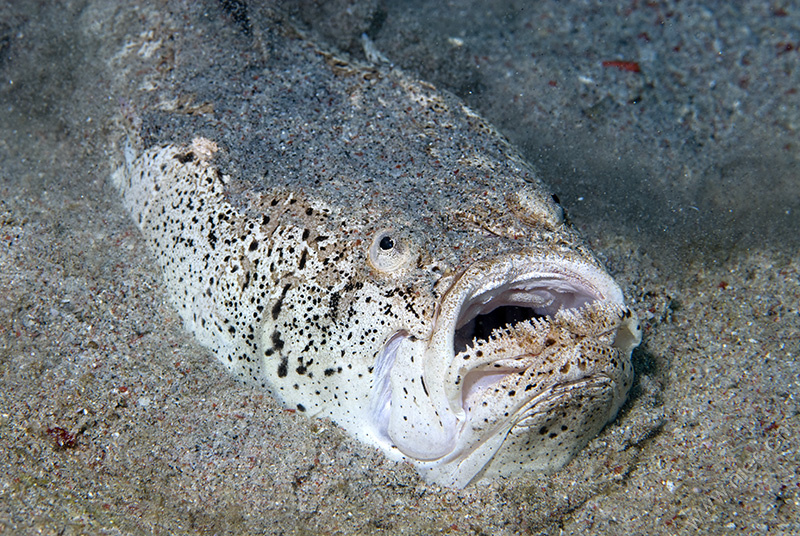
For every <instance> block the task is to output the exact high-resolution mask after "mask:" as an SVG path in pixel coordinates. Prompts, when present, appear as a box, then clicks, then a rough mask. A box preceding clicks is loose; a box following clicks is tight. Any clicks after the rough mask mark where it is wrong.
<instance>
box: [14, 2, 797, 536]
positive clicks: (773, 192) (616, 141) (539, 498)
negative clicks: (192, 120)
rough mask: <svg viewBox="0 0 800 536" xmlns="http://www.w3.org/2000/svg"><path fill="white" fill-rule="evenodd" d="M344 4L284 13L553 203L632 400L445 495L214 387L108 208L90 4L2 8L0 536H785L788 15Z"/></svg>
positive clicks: (792, 16)
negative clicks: (379, 56) (384, 73)
mask: <svg viewBox="0 0 800 536" xmlns="http://www.w3.org/2000/svg"><path fill="white" fill-rule="evenodd" d="M223 3H225V2H223ZM223 3H215V2H208V6H209V7H208V10H209V13H210V15H209V16H219V17H230V18H232V21H231V24H236V17H234V16H232V15H231V14H230V11H229V12H228V13H225V12H224V9H222V8H221V7H220V5H221V4H223ZM225 4H230V2H227V3H225ZM345 4H347V3H344V2H332V3H328V4H326V5H325V6H323V7H320V6H319V5H318V4H316V3H313V2H307V3H298V4H297V5H293V4H291V3H286V5H285V6H283V7H284V8H285V9H286V11H288V12H289V13H290V15H291V16H292V17H295V19H296V23H297V24H298V25H301V26H304V27H305V28H306V29H307V31H308V32H309V33H310V34H312V35H314V36H316V38H317V39H320V40H323V41H326V42H328V43H330V44H331V46H336V47H339V48H340V49H342V50H344V51H346V52H349V53H352V54H353V55H355V56H357V55H358V54H360V48H359V47H360V46H361V45H360V41H359V39H358V37H359V36H360V34H361V32H369V34H370V36H371V37H372V40H373V42H374V43H375V46H376V47H377V48H378V49H379V50H382V51H384V53H385V54H386V55H387V56H388V57H389V59H391V60H392V61H395V62H397V64H399V65H401V66H402V67H403V68H404V69H406V70H407V71H409V72H413V73H414V74H416V75H417V76H419V77H421V78H423V79H426V80H430V81H432V82H434V83H435V84H437V85H438V86H439V87H442V88H444V89H447V90H449V91H452V92H454V93H456V94H457V95H459V96H460V97H462V98H463V99H465V100H466V101H467V102H468V103H469V104H470V105H471V106H472V107H473V108H475V109H477V110H478V111H479V112H480V113H481V114H483V115H484V116H485V117H487V118H488V119H489V120H490V121H491V122H492V123H494V124H495V125H496V126H497V127H498V129H499V130H500V131H501V132H502V133H503V134H504V135H506V136H507V137H508V138H509V139H510V140H511V141H512V142H513V143H514V144H516V145H517V146H518V147H520V148H521V150H522V151H523V152H524V154H525V155H526V157H527V158H528V159H529V160H530V161H531V162H533V163H534V164H535V165H537V166H538V168H539V171H540V173H541V175H542V177H543V179H544V180H545V182H547V183H548V184H550V185H551V186H552V187H553V188H554V189H555V190H556V191H558V192H559V194H560V195H561V198H562V201H563V203H564V205H565V206H567V208H568V210H569V213H570V216H571V218H572V220H573V222H574V223H575V224H576V225H578V227H579V228H581V229H582V230H583V232H584V234H585V236H586V238H587V240H588V241H589V242H590V244H591V246H592V248H593V249H594V251H595V252H597V253H598V255H599V256H601V258H602V259H603V260H604V262H605V263H606V265H607V266H608V268H609V270H610V271H611V272H612V274H614V276H615V277H616V278H617V280H618V281H619V282H620V284H621V285H622V286H623V288H624V290H625V292H626V295H627V296H628V297H629V300H630V303H631V304H632V305H633V307H634V308H635V309H636V310H637V311H638V313H639V314H640V317H641V318H642V319H643V325H644V340H643V343H642V345H641V347H640V348H639V349H638V350H637V351H636V352H635V353H634V356H633V358H634V366H635V368H636V373H637V380H636V383H635V385H634V388H633V391H632V393H631V396H630V399H629V402H628V403H627V404H626V405H625V407H624V408H623V410H622V411H621V413H620V415H619V417H618V418H617V420H616V421H614V422H613V423H612V424H610V425H609V426H607V427H606V429H605V430H604V431H603V432H602V433H601V434H600V436H599V437H598V438H596V439H595V440H593V441H592V442H591V443H590V444H589V445H588V447H587V448H586V449H584V450H583V451H582V452H581V453H580V454H579V455H578V456H577V457H576V458H575V459H574V460H573V461H572V462H570V463H569V464H568V466H567V467H565V468H564V469H563V470H562V471H560V472H558V473H556V474H554V475H549V476H542V475H535V474H525V475H519V476H518V477H516V478H514V479H510V480H501V481H496V482H493V483H490V484H487V485H480V486H473V487H470V488H468V489H466V490H463V491H458V490H449V489H442V488H439V487H436V486H430V485H427V484H425V483H424V482H422V481H421V480H420V479H419V478H418V476H417V475H416V472H415V471H414V470H413V468H412V467H411V466H408V465H404V464H395V463H393V462H389V461H387V460H385V459H384V458H383V456H382V455H381V454H379V453H378V452H376V451H374V450H372V449H370V448H367V447H364V446H363V445H361V444H359V443H358V442H356V441H354V440H352V439H350V438H349V437H347V436H346V435H345V434H344V433H343V432H341V431H340V430H339V429H338V428H337V427H336V426H335V425H333V424H332V423H330V422H328V421H324V420H309V419H306V418H304V417H301V416H299V415H297V414H295V413H293V412H290V411H286V410H284V409H282V408H281V407H280V406H279V405H278V404H277V403H276V402H275V401H274V400H272V399H271V398H270V397H269V396H266V395H265V394H263V393H261V392H259V391H257V390H252V389H249V388H247V387H243V386H242V385H240V384H237V383H236V382H234V381H233V380H232V379H231V378H230V377H229V376H228V375H227V374H226V373H225V371H224V369H223V367H222V366H220V365H218V364H217V363H216V362H215V361H214V360H213V359H212V358H211V357H210V355H209V354H208V352H207V351H205V350H204V349H202V348H201V347H200V346H199V345H197V344H196V343H195V342H194V341H193V340H192V338H191V337H190V336H189V335H188V334H186V333H185V332H184V331H183V329H182V327H181V323H180V319H179V318H178V316H177V315H176V314H175V312H174V311H173V310H172V308H171V307H170V305H169V303H168V300H167V299H166V296H165V294H164V289H163V286H162V283H161V276H160V275H159V273H158V271H157V268H156V266H155V264H154V262H153V259H152V257H151V256H150V254H149V252H148V251H147V249H146V247H145V245H144V242H143V240H142V239H141V237H140V236H139V234H138V232H137V231H136V229H135V227H134V226H133V224H132V223H131V222H130V221H129V218H128V216H127V214H125V212H124V210H123V208H122V206H121V204H120V202H119V200H118V199H117V198H116V195H115V193H114V192H113V190H112V189H111V188H110V187H109V186H108V184H107V178H108V176H109V174H110V172H111V167H110V166H111V161H112V158H113V157H114V155H112V154H110V151H111V147H110V145H109V142H108V140H109V139H111V137H112V136H113V129H114V125H113V122H112V121H110V120H109V118H110V117H111V116H113V114H114V113H117V112H118V110H117V108H118V107H119V103H118V102H115V101H114V99H113V98H110V97H109V94H108V91H107V88H108V87H109V85H110V82H109V79H108V74H107V73H106V71H105V69H106V68H107V65H106V64H103V65H100V64H99V63H98V61H97V57H98V56H97V55H96V54H98V51H99V50H100V51H102V50H106V49H108V48H113V47H114V46H117V47H118V46H120V45H121V43H119V42H116V41H115V39H118V36H116V35H115V34H108V33H104V30H105V29H106V28H107V26H104V23H103V21H104V20H108V18H110V17H112V16H113V11H114V7H113V5H111V3H103V2H65V3H63V4H55V3H54V4H53V5H52V6H40V7H36V6H31V5H30V4H29V3H27V2H21V1H20V2H13V3H12V4H11V5H8V6H5V7H2V8H0V73H2V79H0V83H1V84H2V85H1V86H0V106H1V107H0V377H1V378H2V380H1V381H2V384H1V386H2V388H0V533H3V534H33V533H38V534H114V533H119V534H131V533H133V534H135V533H165V534H166V533H169V534H183V533H191V534H195V533H197V534H225V533H237V534H287V535H288V534H438V533H446V534H462V533H463V534H487V535H488V534H509V535H510V534H684V533H705V534H723V533H725V534H727V533H730V534H734V533H749V534H794V533H798V532H800V454H799V453H798V444H800V441H799V439H800V434H799V433H798V432H799V430H800V411H798V397H800V366H798V356H799V355H800V312H799V311H798V307H800V275H799V272H800V253H798V243H800V240H798V235H800V233H798V229H800V221H798V220H799V219H800V218H798V214H800V206H799V205H800V174H799V173H798V171H799V170H800V168H799V167H798V147H800V145H798V141H799V140H798V133H797V129H798V126H799V125H800V106H798V104H799V101H800V95H798V91H797V88H798V82H800V76H798V70H797V66H798V61H800V52H799V51H798V48H800V42H799V40H800V7H797V6H796V5H794V4H786V5H785V6H782V5H779V4H774V5H773V4H770V5H762V3H761V2H751V3H737V6H736V7H732V6H729V5H727V4H725V3H712V4H701V3H697V2H680V3H677V2H676V3H673V2H663V3H655V2H653V3H646V4H642V3H638V2H631V3H626V4H624V5H622V4H619V5H615V6H608V5H606V6H601V5H600V3H597V4H592V3H580V4H577V3H559V2H539V3H536V4H535V6H533V7H531V6H529V5H528V4H530V3H529V2H503V3H497V2H491V3H490V2H483V3H482V2H465V3H461V4H459V6H458V7H457V8H456V7H441V6H439V5H437V3H433V2H430V3H424V2H408V3H404V4H403V5H402V6H394V5H392V6H387V5H380V4H378V3H377V2H361V3H351V4H350V5H349V9H347V6H346V5H345ZM176 6H178V7H179V6H180V3H177V2H175V3H170V7H171V8H174V9H176ZM781 6H782V7H781ZM141 9H142V11H143V12H144V11H146V10H147V9H160V7H159V6H158V5H153V4H147V3H142V5H141ZM104 17H105V18H104ZM190 23H191V21H187V24H190Z"/></svg>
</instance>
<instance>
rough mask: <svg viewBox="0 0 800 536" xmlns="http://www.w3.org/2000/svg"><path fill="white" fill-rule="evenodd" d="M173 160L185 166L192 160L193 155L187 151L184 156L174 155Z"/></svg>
mask: <svg viewBox="0 0 800 536" xmlns="http://www.w3.org/2000/svg"><path fill="white" fill-rule="evenodd" d="M175 160H177V161H178V162H180V163H181V164H185V163H187V162H191V161H192V160H194V153H193V152H192V151H189V152H188V153H186V154H180V153H179V154H176V155H175Z"/></svg>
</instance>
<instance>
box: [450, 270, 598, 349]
mask: <svg viewBox="0 0 800 536" xmlns="http://www.w3.org/2000/svg"><path fill="white" fill-rule="evenodd" d="M602 299H603V297H602V296H599V295H598V294H597V293H596V292H595V291H594V290H592V289H589V288H588V287H585V286H583V285H578V284H575V283H571V282H568V281H566V280H564V279H550V278H548V279H540V280H531V281H527V282H525V281H523V282H521V283H520V282H515V283H513V284H509V285H502V286H499V287H496V288H493V289H490V290H485V289H483V290H482V291H480V292H476V293H473V295H472V296H471V297H469V298H467V299H466V300H465V301H464V303H463V304H462V307H461V314H460V315H459V317H458V321H457V322H456V329H455V333H454V336H453V355H454V356H455V355H458V354H460V353H462V352H464V351H465V350H466V349H467V348H469V347H471V346H475V345H476V344H478V343H480V342H481V341H486V340H488V339H489V338H490V337H491V336H492V334H497V333H499V332H500V331H502V330H503V329H505V328H507V327H510V326H514V325H519V324H521V323H524V322H533V323H536V322H540V321H548V322H549V321H550V320H551V319H552V317H553V316H555V314H556V313H557V312H558V311H561V310H570V311H574V312H576V313H578V312H579V311H580V310H581V309H582V308H583V307H584V306H585V305H586V304H589V303H592V302H595V301H602Z"/></svg>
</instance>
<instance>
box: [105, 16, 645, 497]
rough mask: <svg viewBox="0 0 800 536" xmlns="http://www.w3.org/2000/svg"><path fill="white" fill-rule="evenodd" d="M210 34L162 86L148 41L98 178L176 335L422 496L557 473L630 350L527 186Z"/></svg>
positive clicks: (328, 64) (624, 372) (327, 78)
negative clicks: (427, 487) (133, 227)
mask: <svg viewBox="0 0 800 536" xmlns="http://www.w3.org/2000/svg"><path fill="white" fill-rule="evenodd" d="M267 29H268V30H269V28H267ZM211 33H213V32H211V31H210V30H209V29H205V30H203V31H200V30H196V33H195V34H192V33H190V32H188V31H187V32H184V33H183V34H181V33H180V32H177V31H175V29H173V31H172V34H171V35H173V36H175V35H177V36H178V38H177V39H173V43H177V44H173V45H170V46H172V47H174V48H172V49H171V50H169V51H168V54H166V53H165V54H164V56H166V57H168V58H172V60H171V61H173V62H174V63H175V65H179V64H180V63H181V62H180V60H181V59H183V60H184V63H183V64H184V65H186V64H191V65H192V68H186V70H185V72H182V71H179V70H177V69H173V70H171V71H170V70H167V72H168V74H165V69H164V68H163V64H162V63H159V60H158V54H153V53H152V50H153V48H155V49H156V50H157V49H158V48H159V47H164V46H166V45H161V44H158V43H163V42H166V41H160V40H159V39H158V36H157V35H152V34H149V35H147V36H146V37H143V39H147V40H148V43H149V44H150V47H149V48H146V47H145V46H144V43H142V44H140V45H141V46H139V48H138V50H145V49H146V50H148V51H149V55H148V57H142V55H141V54H140V55H139V57H137V58H135V59H134V60H131V63H132V64H135V65H136V69H131V70H130V72H136V73H137V76H141V73H142V72H144V73H145V75H144V76H145V77H146V78H147V83H142V84H140V85H138V86H136V87H135V89H127V90H125V93H124V97H123V99H124V100H125V102H127V103H128V104H127V107H128V110H127V112H126V113H127V115H128V117H127V119H126V122H127V134H126V141H124V142H121V145H124V147H125V149H124V161H123V162H122V163H121V165H120V166H119V168H118V169H117V171H116V172H115V174H114V176H113V178H112V182H113V184H114V185H115V187H116V188H117V189H118V190H119V192H120V194H121V196H122V200H123V204H124V205H125V207H126V208H127V209H128V211H129V212H130V213H131V215H132V217H133V219H134V221H135V222H136V224H137V225H138V226H139V228H140V229H141V231H142V234H143V235H144V237H145V239H146V240H147V242H148V245H149V247H150V249H151V251H152V252H153V254H154V256H155V258H156V260H157V261H158V264H159V266H160V267H161V269H162V271H163V273H164V279H165V283H166V288H167V290H168V294H169V296H170V299H171V301H172V302H173V304H174V305H175V307H176V309H177V311H178V312H179V314H180V315H181V317H182V319H183V321H184V325H185V326H186V328H187V329H188V330H189V331H191V332H192V333H193V334H194V335H195V337H196V338H197V340H198V341H199V342H200V343H201V344H202V345H203V346H205V347H207V348H208V349H209V350H210V351H211V352H212V353H213V354H214V355H215V356H216V357H217V358H218V359H219V360H220V362H222V363H223V364H224V365H225V366H226V367H227V368H228V369H229V370H230V371H231V373H232V374H233V375H234V376H236V377H237V378H238V379H240V380H241V381H243V382H245V383H248V384H253V385H257V386H260V387H261V388H263V389H265V390H267V391H269V392H270V393H272V394H273V395H274V396H276V397H277V398H279V399H280V400H281V401H282V402H283V403H284V404H285V405H286V406H287V407H290V408H295V409H297V410H298V411H299V412H303V413H305V414H308V415H312V416H320V417H329V418H331V419H332V420H333V421H335V422H336V423H337V424H338V425H340V426H341V427H342V428H344V429H345V430H347V431H348V432H350V433H351V434H353V435H354V436H355V437H357V438H359V439H361V440H362V441H365V442H367V443H369V444H372V445H375V446H377V447H378V448H380V449H382V450H383V451H384V452H386V453H387V455H389V456H390V457H392V458H394V459H398V460H400V459H405V460H408V461H410V462H412V463H414V464H415V465H416V466H417V468H418V470H419V471H420V473H421V474H422V475H423V476H424V477H425V478H426V479H427V480H428V481H431V482H435V483H438V484H442V485H446V486H454V487H463V486H465V485H467V484H468V483H470V482H472V481H475V480H478V479H480V478H484V477H486V478H489V477H493V476H497V475H510V474H513V473H515V472H518V471H525V470H545V471H549V470H554V469H557V468H558V467H560V466H562V465H563V464H564V463H566V462H567V461H568V460H569V459H570V458H571V457H572V456H573V455H574V453H575V452H577V451H578V450H579V449H580V448H582V447H583V446H584V445H585V444H586V443H587V442H588V441H589V439H591V438H592V437H593V436H594V435H596V434H597V432H598V431H599V430H600V429H601V428H602V427H603V426H604V425H605V424H606V423H607V422H609V420H611V419H613V418H614V416H615V415H616V413H617V411H618V409H619V407H620V406H621V405H622V403H623V402H624V400H625V398H626V396H627V392H628V390H629V388H630V385H631V383H632V377H633V370H632V366H631V362H630V353H631V351H632V349H633V348H634V347H635V346H636V345H637V344H638V343H639V340H640V331H639V327H638V323H637V319H636V315H635V313H633V311H632V310H631V309H630V308H628V307H627V306H625V304H624V300H623V296H622V292H621V290H620V288H619V286H618V285H617V284H616V283H615V282H614V281H613V279H612V278H611V277H610V276H609V275H608V274H607V273H606V271H605V270H604V269H603V268H602V266H601V265H600V263H599V262H598V261H597V260H596V259H595V257H594V256H593V255H592V254H591V253H590V252H589V251H588V250H587V249H586V248H585V246H584V245H583V243H582V242H581V239H580V238H579V237H578V235H577V234H576V232H575V231H574V230H573V229H572V228H571V227H570V226H569V225H568V224H567V223H566V222H565V221H564V214H563V210H562V208H561V207H560V206H559V204H558V203H557V201H556V200H555V198H554V197H553V196H552V195H551V194H550V193H549V191H548V190H547V188H546V187H545V186H544V185H543V184H542V182H541V181H540V180H539V178H538V177H537V176H536V174H535V172H534V171H533V169H532V168H531V167H530V166H529V165H528V164H527V163H526V162H525V161H524V160H523V159H522V158H521V157H520V156H519V155H518V154H517V152H516V151H515V150H514V149H513V148H512V147H511V146H510V145H509V144H508V143H507V142H506V141H505V140H504V139H503V138H502V137H501V136H500V135H499V134H498V133H497V132H496V131H495V130H494V129H493V128H492V127H491V126H489V125H488V124H487V123H486V122H485V121H484V120H483V119H481V118H480V117H479V116H478V115H477V114H475V113H474V112H473V111H471V110H470V109H469V108H468V107H466V106H465V105H464V104H463V103H461V102H460V101H459V100H458V99H456V98H455V97H453V96H451V95H449V94H447V93H446V92H442V91H439V90H437V89H436V88H434V87H432V86H430V85H429V84H425V83H423V82H419V81H416V80H413V79H411V78H410V77H408V76H407V75H405V74H404V73H403V72H401V71H399V70H397V69H394V68H392V67H391V66H388V65H377V66H376V65H362V64H359V63H357V62H355V61H350V60H344V59H341V58H339V57H337V56H335V55H332V54H330V53H328V52H326V51H324V50H321V49H320V48H319V47H317V46H316V45H314V44H313V43H310V42H308V41H306V40H305V39H302V38H300V37H298V36H296V35H293V34H291V33H286V32H280V31H273V32H267V33H268V34H269V35H266V36H265V35H261V37H259V38H258V39H255V38H252V37H250V36H241V35H234V34H230V33H229V34H226V33H225V32H224V31H220V33H219V34H218V35H219V37H217V38H216V39H209V37H208V36H209V34H211ZM154 43H156V44H154ZM267 45H268V46H267ZM231 49H233V51H234V52H236V53H235V54H234V53H232V52H231ZM126 50H136V47H133V46H129V47H127V48H126ZM264 50H270V51H273V52H272V53H271V54H265V53H264ZM130 109H135V110H136V111H135V112H130ZM132 118H133V119H132Z"/></svg>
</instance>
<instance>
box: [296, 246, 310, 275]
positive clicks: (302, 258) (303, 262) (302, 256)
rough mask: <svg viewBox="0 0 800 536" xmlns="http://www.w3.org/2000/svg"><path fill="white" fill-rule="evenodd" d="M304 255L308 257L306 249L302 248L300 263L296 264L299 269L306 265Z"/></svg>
mask: <svg viewBox="0 0 800 536" xmlns="http://www.w3.org/2000/svg"><path fill="white" fill-rule="evenodd" d="M306 257H308V250H306V249H304V250H303V253H302V254H301V255H300V263H299V264H298V265H297V267H298V268H299V269H300V270H302V269H303V268H305V267H306Z"/></svg>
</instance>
